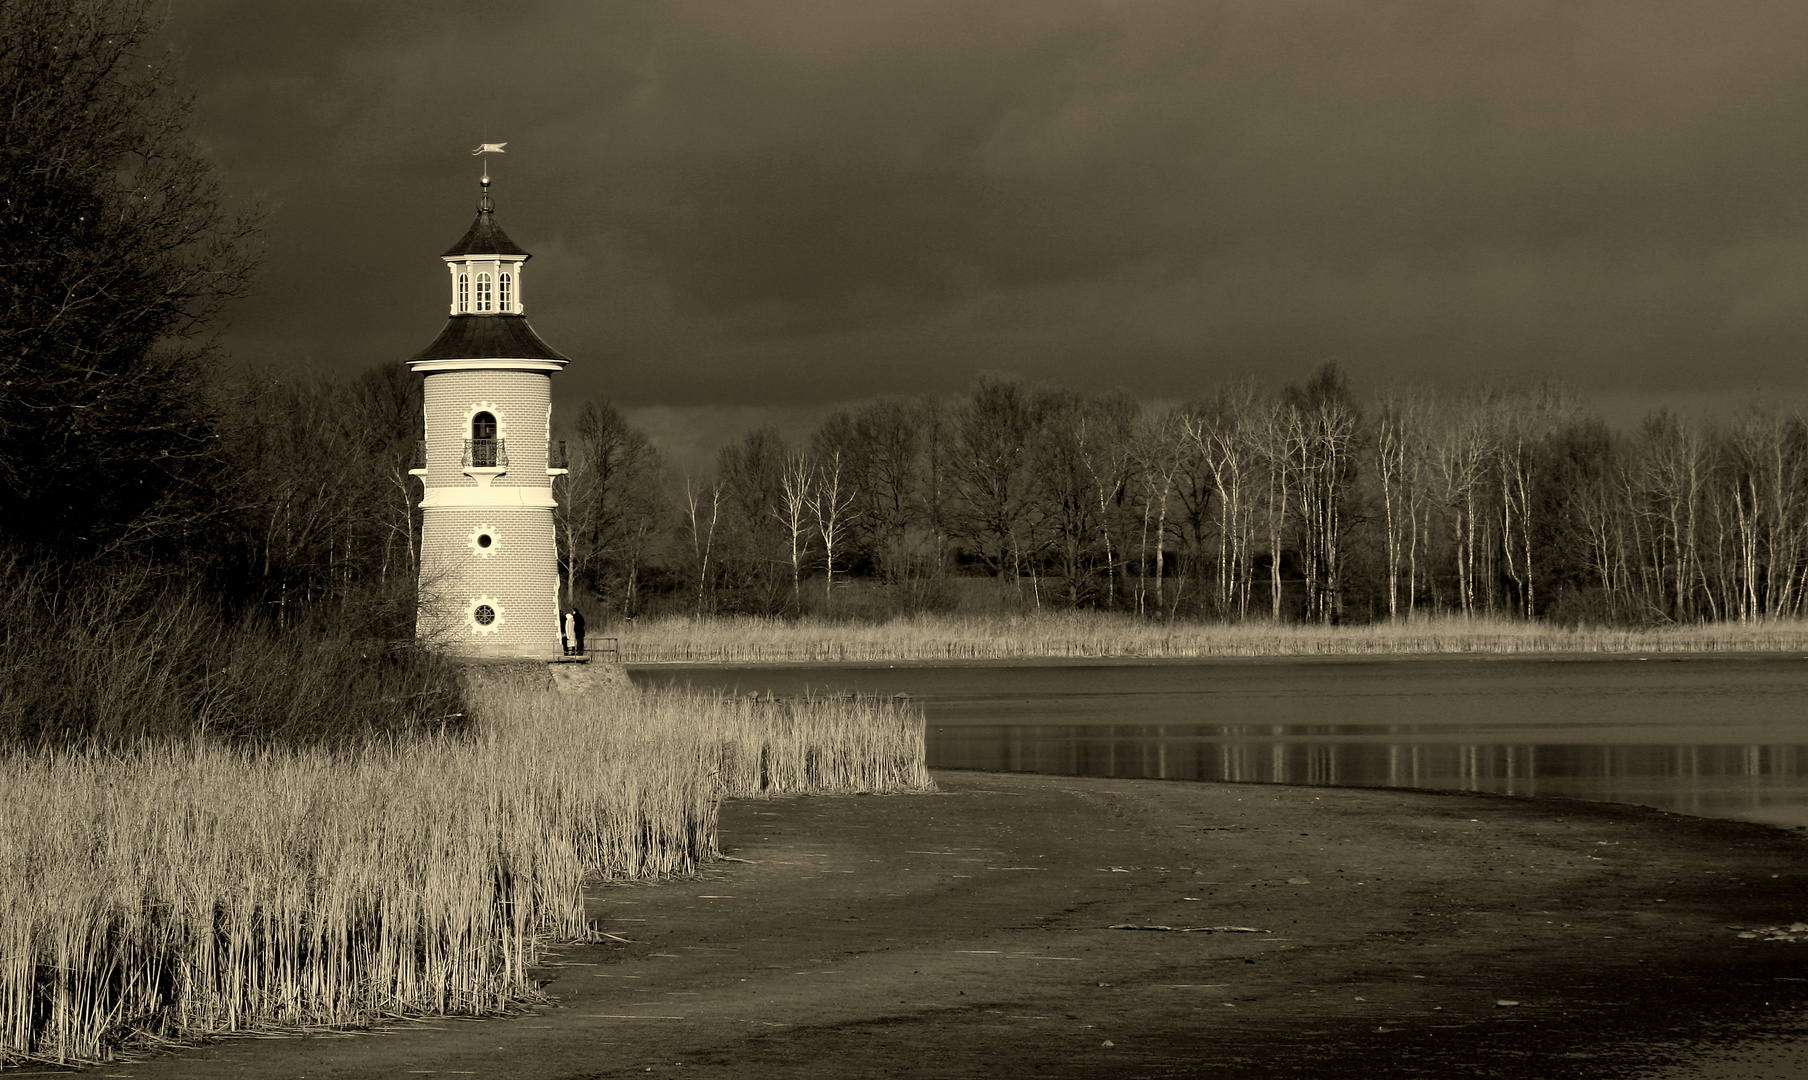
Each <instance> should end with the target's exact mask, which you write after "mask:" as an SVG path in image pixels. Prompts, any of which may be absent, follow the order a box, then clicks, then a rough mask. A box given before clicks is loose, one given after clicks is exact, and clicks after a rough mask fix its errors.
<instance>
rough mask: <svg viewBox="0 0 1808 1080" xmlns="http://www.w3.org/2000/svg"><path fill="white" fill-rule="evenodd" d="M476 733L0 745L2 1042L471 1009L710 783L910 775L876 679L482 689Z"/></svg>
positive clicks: (717, 786)
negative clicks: (701, 693)
mask: <svg viewBox="0 0 1808 1080" xmlns="http://www.w3.org/2000/svg"><path fill="white" fill-rule="evenodd" d="M476 697H477V701H478V704H479V707H480V708H481V716H480V718H479V721H478V724H477V730H476V732H475V733H474V735H473V736H472V737H469V738H463V739H455V738H448V737H438V738H423V739H420V740H417V741H412V742H406V743H392V744H388V745H382V746H372V747H368V748H366V749H363V750H361V751H357V752H345V753H339V754H334V753H331V752H328V751H326V750H323V749H311V748H307V747H299V748H297V747H266V748H263V749H245V748H235V747H229V746H225V745H222V744H220V743H217V742H208V741H204V740H201V739H194V740H191V741H189V742H187V743H181V744H172V743H161V744H159V743H152V742H140V743H138V744H135V745H132V746H128V747H125V748H112V749H102V748H90V749H85V750H77V749H63V750H55V751H37V752H26V751H14V752H11V753H8V754H3V755H0V821H5V822H7V823H8V824H7V826H6V828H5V829H4V830H0V1063H3V1062H18V1061H22V1060H50V1061H56V1062H59V1063H68V1062H79V1061H99V1060H107V1059H109V1058H110V1057H111V1056H112V1055H113V1054H114V1053H115V1052H116V1051H117V1049H118V1048H119V1047H120V1046H121V1045H129V1044H132V1043H134V1042H147V1041H157V1040H165V1039H184V1038H192V1037H195V1036H198V1035H202V1034H207V1033H215V1032H224V1031H242V1030H247V1029H267V1028H295V1027H305V1026H315V1025H358V1024H364V1023H368V1022H371V1021H373V1020H376V1019H379V1018H381V1017H384V1016H388V1015H397V1014H409V1013H461V1014H485V1013H495V1012H497V1011H500V1010H502V1009H504V1008H506V1007H507V1006H508V1005H509V1004H510V1003H512V1002H517V1001H520V1000H523V999H525V998H528V997H530V996H531V993H532V990H531V983H530V982H529V980H528V977H527V970H528V968H529V967H530V966H531V965H532V964H533V963H534V962H535V957H536V950H537V948H538V945H539V943H540V942H541V941H543V940H544V939H546V938H548V937H569V936H580V935H582V934H583V933H584V932H585V926H584V922H583V905H582V894H581V884H582V882H583V881H584V880H585V879H586V878H595V877H602V878H610V879H627V878H645V877H657V876H661V875H667V874H674V873H680V872H684V871H686V870H689V869H691V868H692V867H694V866H695V865H696V863H697V862H698V860H700V859H704V858H707V857H709V856H710V855H711V854H713V853H714V851H715V822H716V809H717V806H718V803H719V800H720V799H721V798H722V797H723V796H724V795H733V796H758V795H763V794H774V793H792V792H815V791H825V792H826V791H903V790H911V789H916V788H922V787H925V786H927V785H928V782H929V781H928V774H927V773H926V772H925V771H924V768H923V741H922V739H923V731H922V719H921V715H920V713H915V712H914V711H912V710H910V709H908V708H906V707H904V706H902V705H897V704H893V703H891V702H878V701H859V700H845V699H843V700H816V701H802V702H785V703H777V702H773V703H767V702H757V701H751V700H748V699H744V698H727V697H695V696H689V695H683V694H677V693H665V694H649V695H644V696H643V695H640V694H637V693H635V692H633V691H610V692H605V693H601V694H598V695H596V696H594V697H590V698H577V697H572V696H566V695H559V694H555V693H551V692H547V691H535V690H527V689H522V688H510V687H485V688H482V689H481V690H479V691H477V692H476Z"/></svg>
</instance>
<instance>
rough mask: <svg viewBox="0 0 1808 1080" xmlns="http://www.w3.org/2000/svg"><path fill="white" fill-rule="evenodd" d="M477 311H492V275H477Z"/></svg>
mask: <svg viewBox="0 0 1808 1080" xmlns="http://www.w3.org/2000/svg"><path fill="white" fill-rule="evenodd" d="M477 310H478V311H488V310H490V275H488V274H478V275H477Z"/></svg>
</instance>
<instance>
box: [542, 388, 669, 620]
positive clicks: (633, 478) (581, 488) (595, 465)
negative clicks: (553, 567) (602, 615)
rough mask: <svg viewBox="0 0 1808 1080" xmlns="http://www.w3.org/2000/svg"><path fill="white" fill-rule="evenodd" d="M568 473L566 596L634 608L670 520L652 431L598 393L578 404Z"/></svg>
mask: <svg viewBox="0 0 1808 1080" xmlns="http://www.w3.org/2000/svg"><path fill="white" fill-rule="evenodd" d="M573 431H574V433H575V434H576V436H577V437H576V439H575V441H574V442H573V445H572V447H571V452H570V454H569V455H568V462H569V464H568V466H567V467H568V470H569V471H568V472H567V474H566V475H565V476H564V477H563V478H562V479H560V480H558V481H556V483H557V485H558V489H559V490H558V494H559V504H558V506H557V507H555V508H554V510H553V520H554V524H555V526H556V528H557V530H558V537H559V547H560V552H559V554H560V557H561V559H562V561H563V562H564V565H565V595H566V597H567V598H568V600H569V601H570V602H572V603H576V602H577V601H578V599H579V598H580V597H582V596H584V595H586V594H592V595H595V596H597V597H598V598H600V599H602V600H604V601H606V602H608V603H609V604H610V606H611V607H613V608H616V609H618V610H620V611H621V613H622V614H624V615H628V614H632V613H633V611H634V608H635V604H636V596H637V593H638V589H639V582H640V576H641V570H642V567H643V565H644V563H645V561H646V557H647V549H648V547H649V545H650V544H651V542H652V539H653V537H654V536H655V535H657V533H658V532H659V530H660V528H661V523H662V522H664V521H667V520H669V518H668V515H669V514H670V512H671V510H670V500H669V496H668V495H667V493H666V490H665V475H666V474H665V465H664V463H663V462H662V461H661V459H660V456H659V451H658V450H656V449H655V448H654V447H653V444H652V441H651V440H650V439H648V438H647V436H646V433H645V432H642V431H640V430H639V429H638V428H635V427H634V426H633V425H631V424H629V423H628V422H627V420H626V419H625V418H624V417H623V416H622V414H621V412H620V411H619V410H617V409H616V408H615V407H614V406H613V405H611V404H610V403H609V402H608V401H606V400H604V399H602V398H598V399H595V400H593V401H589V402H586V403H585V404H584V406H583V407H582V408H581V409H579V410H578V414H577V418H576V420H575V422H574V425H573Z"/></svg>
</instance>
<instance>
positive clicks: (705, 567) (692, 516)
mask: <svg viewBox="0 0 1808 1080" xmlns="http://www.w3.org/2000/svg"><path fill="white" fill-rule="evenodd" d="M684 506H685V511H686V520H687V522H688V523H689V526H690V541H691V554H692V556H693V557H694V559H695V561H696V564H697V614H698V615H707V614H713V613H714V610H715V605H714V604H713V603H711V602H710V599H711V596H712V594H713V590H712V589H711V588H710V576H709V575H710V565H709V560H710V556H711V555H712V554H713V552H714V549H715V543H716V522H717V521H718V520H719V519H720V518H721V516H722V485H721V484H720V483H717V484H712V485H711V486H710V489H709V511H708V519H707V520H705V517H704V511H703V492H702V489H701V487H699V486H696V485H694V484H693V483H692V482H691V478H690V475H689V474H688V473H687V474H685V477H684Z"/></svg>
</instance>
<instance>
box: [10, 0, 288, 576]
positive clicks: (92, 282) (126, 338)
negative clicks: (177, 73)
mask: <svg viewBox="0 0 1808 1080" xmlns="http://www.w3.org/2000/svg"><path fill="white" fill-rule="evenodd" d="M156 10H157V5H155V4H154V3H153V2H152V0H0V278H3V279H4V281H5V286H4V288H5V292H4V299H3V301H0V303H3V304H4V307H3V308H0V391H3V392H0V537H3V538H4V539H5V540H7V541H8V542H10V543H11V544H12V545H14V546H16V547H19V548H23V549H26V550H31V551H34V552H36V553H38V556H39V557H42V555H43V554H45V553H47V552H54V553H56V554H58V555H61V556H65V557H69V556H76V557H79V556H93V555H102V556H109V555H117V554H121V553H124V552H127V551H130V552H134V553H142V552H144V551H145V550H146V549H147V548H149V549H152V550H153V551H154V550H156V549H159V548H161V549H164V550H165V551H166V552H167V551H168V550H171V549H176V548H179V547H182V546H184V545H183V544H182V541H183V540H184V539H185V538H186V537H188V536H190V535H192V534H193V533H194V532H195V530H196V529H197V528H200V527H204V523H203V522H201V520H200V519H202V518H204V517H206V516H207V515H208V514H210V513H211V512H212V511H213V510H214V508H215V507H214V500H213V498H212V492H213V491H214V490H215V485H214V484H213V483H212V478H213V477H214V476H215V475H216V468H215V455H214V452H213V451H214V439H213V431H212V423H211V418H210V416H209V415H208V413H207V411H206V410H205V408H204V406H203V404H202V402H203V397H204V395H203V394H201V393H200V392H199V391H198V385H197V384H198V382H199V380H200V377H201V370H200V361H201V359H202V355H203V354H202V351H201V350H200V349H198V348H196V347H195V346H194V345H193V341H194V339H195V337H196V335H197V333H198V331H199V330H200V329H201V328H202V326H203V324H204V323H205V322H206V321H207V320H208V319H209V318H210V317H211V316H213V315H214V314H216V313H217V312H218V310H219V308H220V305H221V304H222V303H223V302H224V301H226V300H227V299H229V298H231V297H233V296H236V295H238V294H239V293H240V292H241V291H243V289H244V288H245V285H246V282H247V280H248V278H249V275H250V270H251V264H252V259H251V257H250V255H249V254H248V250H247V243H246V241H247V240H248V238H249V237H250V236H251V235H252V232H253V229H254V222H252V221H250V220H247V219H244V218H234V217H231V216H229V215H228V214H227V213H226V212H225V210H224V209H223V207H222V198H221V195H220V192H219V189H218V186H217V185H216V184H215V182H214V180H213V179H212V176H211V173H210V167H209V165H208V163H207V162H206V160H205V159H204V157H203V156H202V154H201V153H200V151H199V150H198V149H197V148H196V147H195V145H194V144H193V143H192V142H191V141H190V140H189V138H188V137H187V135H186V133H185V132H186V127H187V124H188V119H189V112H190V105H189V100H188V99H187V97H185V96H184V95H183V94H181V93H180V92H178V90H177V87H176V84H175V79H174V75H173V73H172V71H171V68H170V66H169V64H168V62H167V61H164V62H157V61H152V60H148V59H147V57H146V55H145V42H146V40H147V38H148V37H149V36H150V34H151V33H152V32H153V31H154V30H155V28H156V21H155V12H156Z"/></svg>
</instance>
